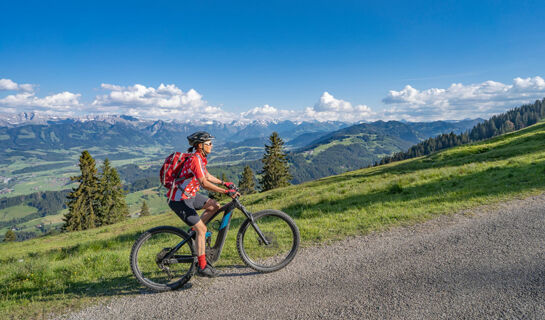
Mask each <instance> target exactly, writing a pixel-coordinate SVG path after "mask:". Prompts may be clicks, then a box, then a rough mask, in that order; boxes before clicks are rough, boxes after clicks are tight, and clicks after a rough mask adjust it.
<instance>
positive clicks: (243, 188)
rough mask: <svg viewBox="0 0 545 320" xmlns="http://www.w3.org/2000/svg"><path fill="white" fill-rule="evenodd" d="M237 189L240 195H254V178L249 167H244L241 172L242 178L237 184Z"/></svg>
mask: <svg viewBox="0 0 545 320" xmlns="http://www.w3.org/2000/svg"><path fill="white" fill-rule="evenodd" d="M238 188H239V190H240V193H241V194H251V193H255V177H254V172H253V171H252V168H250V166H248V165H247V166H245V167H244V171H243V172H242V178H241V179H240V181H239V182H238Z"/></svg>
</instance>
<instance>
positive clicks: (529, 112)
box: [377, 98, 545, 164]
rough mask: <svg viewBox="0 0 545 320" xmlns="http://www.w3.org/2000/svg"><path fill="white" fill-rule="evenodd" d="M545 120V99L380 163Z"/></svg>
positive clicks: (487, 136)
mask: <svg viewBox="0 0 545 320" xmlns="http://www.w3.org/2000/svg"><path fill="white" fill-rule="evenodd" d="M544 118H545V98H544V99H543V100H536V102H534V103H533V104H527V105H522V106H520V107H517V108H514V109H512V110H510V111H507V112H505V113H502V114H499V115H495V116H493V117H492V118H490V119H488V120H486V121H484V122H482V123H478V124H477V125H476V126H474V127H473V128H472V129H471V130H470V131H467V132H462V133H460V134H455V133H454V132H451V133H449V134H441V135H438V136H436V137H434V138H429V139H427V140H426V141H423V142H420V143H418V144H416V145H414V146H412V147H411V148H409V149H408V150H407V151H405V152H397V153H395V154H394V155H392V156H386V157H384V158H383V159H382V160H381V161H380V162H378V163H377V164H385V163H390V162H393V161H399V160H404V159H410V158H414V157H419V156H423V155H428V154H430V153H433V152H436V151H439V150H443V149H448V148H451V147H455V146H459V145H463V144H467V143H470V142H475V141H481V140H484V139H489V138H492V137H495V136H498V135H502V134H505V133H509V132H512V131H516V130H520V129H522V128H526V127H528V126H531V125H533V124H535V123H537V122H538V121H540V120H541V119H544Z"/></svg>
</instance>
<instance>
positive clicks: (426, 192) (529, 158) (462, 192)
mask: <svg viewBox="0 0 545 320" xmlns="http://www.w3.org/2000/svg"><path fill="white" fill-rule="evenodd" d="M544 191H545V123H538V124H536V125H534V126H531V127H529V128H526V129H524V130H521V131H518V132H513V133H510V134H507V135H504V136H500V137H497V138H494V139H491V140H488V141H484V142H481V143H476V144H471V145H467V146H462V147H457V148H453V149H449V150H446V151H443V152H440V153H436V154H432V155H430V156H427V157H421V158H416V159H411V160H406V161H403V162H397V163H391V164H388V165H384V166H378V167H373V168H367V169H362V170H357V171H352V172H348V173H345V174H341V175H338V176H331V177H327V178H323V179H319V180H315V181H311V182H308V183H304V184H300V185H294V186H290V187H286V188H281V189H275V190H272V191H269V192H264V193H259V194H255V195H250V196H246V197H243V198H242V200H241V201H242V203H244V204H245V205H246V206H247V207H248V209H249V210H251V211H259V210H262V209H266V208H274V209H279V210H282V211H285V212H286V213H288V214H289V215H290V216H292V217H293V218H294V219H295V221H296V222H297V225H298V226H299V228H300V231H301V237H302V241H303V245H304V246H311V245H314V244H317V243H323V242H326V241H331V240H342V239H344V238H346V237H347V236H353V235H364V234H367V233H369V232H371V231H377V230H378V231H380V230H385V229H387V228H390V227H394V226H400V225H409V224H414V223H417V222H420V221H424V220H427V219H430V218H433V217H434V216H437V215H441V214H452V213H455V212H459V211H461V210H466V209H471V208H475V207H477V206H480V205H483V204H493V203H498V202H501V201H506V200H509V199H513V198H520V197H527V196H530V195H535V194H540V193H542V192H544ZM148 192H149V191H148ZM144 193H145V192H144ZM143 195H144V194H142V196H143ZM148 196H149V197H150V198H149V199H150V201H149V204H150V207H151V209H152V213H157V214H156V215H153V216H149V217H143V218H138V219H129V220H127V221H124V222H121V223H118V224H115V225H111V226H106V227H101V228H97V229H93V230H87V231H82V232H73V233H65V234H59V235H54V236H46V237H41V238H36V239H32V240H29V241H25V242H18V243H1V244H0V314H3V315H7V316H8V318H9V317H11V318H28V317H35V318H36V317H40V316H44V315H47V314H49V313H51V312H53V313H58V312H66V311H67V310H69V309H72V310H73V309H77V308H80V307H83V306H85V305H88V304H91V303H95V302H97V301H101V300H102V299H106V298H109V297H113V296H120V295H127V294H140V293H141V292H145V291H146V290H145V289H144V288H142V287H141V286H139V285H138V283H137V282H136V280H135V279H134V278H133V276H132V274H131V272H130V267H129V259H128V257H129V252H130V249H131V246H132V243H133V241H134V240H135V239H136V238H137V236H138V235H139V234H140V233H141V232H142V231H143V230H146V229H148V228H151V227H154V226H158V225H174V226H179V227H184V228H185V226H184V225H183V223H182V222H181V221H180V220H179V219H178V218H177V217H176V216H175V215H174V214H173V213H170V212H168V210H167V209H166V208H164V209H158V208H159V207H158V206H159V205H160V203H159V202H160V199H157V196H156V195H153V194H150V195H148ZM127 201H128V202H129V204H130V205H131V212H135V208H137V207H139V200H138V198H136V197H135V198H134V199H132V198H131V197H129V199H128V200H127ZM163 205H164V204H163ZM160 212H163V213H160ZM241 222H242V215H241V214H237V215H235V218H234V219H233V221H232V224H231V228H232V229H233V228H234V229H235V230H232V231H231V233H230V235H229V238H228V239H227V243H226V247H225V250H224V252H223V253H222V258H221V259H220V261H219V266H220V267H221V266H229V265H240V264H242V262H241V261H240V259H239V258H238V255H237V252H236V248H235V237H236V232H237V231H236V228H237V227H238V226H239V225H240V223H241ZM212 225H214V224H212ZM280 272H282V271H280ZM192 281H198V280H195V279H193V280H192Z"/></svg>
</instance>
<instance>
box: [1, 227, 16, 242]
mask: <svg viewBox="0 0 545 320" xmlns="http://www.w3.org/2000/svg"><path fill="white" fill-rule="evenodd" d="M15 240H17V235H16V234H15V232H13V230H11V229H9V230H8V231H6V235H4V242H11V241H15Z"/></svg>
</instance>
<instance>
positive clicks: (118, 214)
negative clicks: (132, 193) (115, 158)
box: [97, 158, 129, 225]
mask: <svg viewBox="0 0 545 320" xmlns="http://www.w3.org/2000/svg"><path fill="white" fill-rule="evenodd" d="M101 169H102V172H101V174H100V180H99V200H100V208H99V210H98V214H97V216H98V224H99V225H108V224H112V223H116V222H119V221H121V220H123V219H125V218H126V217H127V216H128V215H129V210H128V209H127V203H126V202H125V191H124V190H123V187H122V185H121V179H120V178H119V174H118V173H117V170H116V169H115V168H113V167H112V166H111V165H110V161H109V160H108V159H107V158H106V159H105V160H104V163H103V164H102V167H101Z"/></svg>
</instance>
